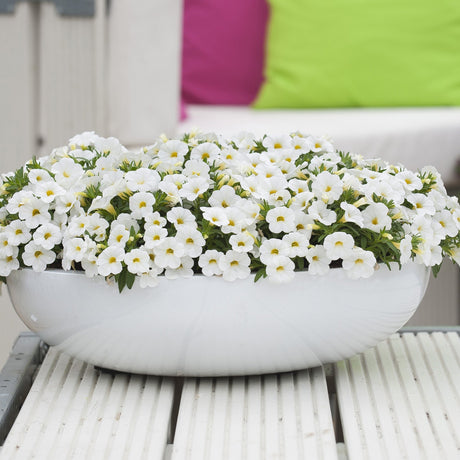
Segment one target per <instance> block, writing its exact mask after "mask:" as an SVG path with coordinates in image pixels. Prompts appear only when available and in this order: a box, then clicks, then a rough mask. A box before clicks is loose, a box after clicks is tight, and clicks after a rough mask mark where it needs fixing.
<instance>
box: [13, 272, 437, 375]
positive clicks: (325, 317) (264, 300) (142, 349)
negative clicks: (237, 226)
mask: <svg viewBox="0 0 460 460" xmlns="http://www.w3.org/2000/svg"><path fill="white" fill-rule="evenodd" d="M428 279H429V270H428V268H427V267H425V266H422V265H417V264H415V263H409V264H406V265H404V266H403V268H402V270H398V268H397V267H396V266H395V267H394V268H393V269H392V270H391V271H390V270H388V269H387V267H385V266H384V265H381V266H380V269H379V270H377V271H376V273H375V274H374V275H373V276H372V277H371V278H369V279H359V280H351V279H349V278H348V277H347V276H346V274H345V273H344V270H343V269H333V270H330V272H329V274H327V275H325V276H314V275H310V274H309V273H308V272H296V274H295V278H294V280H293V281H292V282H290V283H286V284H281V285H278V284H273V283H270V282H269V281H267V280H260V281H258V282H257V283H254V281H253V277H250V278H248V279H245V280H241V281H237V282H234V283H228V282H226V281H224V280H222V279H221V278H217V277H212V278H206V277H204V276H194V277H193V278H190V279H178V280H168V279H166V278H165V277H161V279H160V284H159V285H158V286H157V287H154V288H146V289H140V288H139V287H138V286H136V285H135V286H134V287H133V289H132V290H124V291H123V292H122V293H121V294H120V293H119V292H118V290H117V287H116V286H115V285H109V284H107V283H106V282H105V280H104V279H103V278H102V277H98V278H96V279H90V278H87V277H86V276H85V275H84V274H83V273H78V272H64V271H59V270H49V271H45V272H43V273H37V272H34V271H32V270H19V271H14V272H12V273H11V274H10V276H9V277H8V290H9V292H10V296H11V299H12V301H13V304H14V307H15V309H16V311H17V313H18V314H19V316H20V317H21V318H22V320H23V321H24V323H25V324H26V325H27V326H28V327H29V328H30V329H32V330H33V331H35V332H37V333H38V334H39V335H40V337H41V338H42V339H43V340H44V341H46V342H47V343H48V344H50V345H54V346H57V347H58V348H59V349H61V350H63V351H65V352H67V353H69V354H70V355H72V356H75V357H77V358H79V359H82V360H85V361H88V362H90V363H92V364H94V365H98V366H102V367H106V368H111V369H115V370H119V371H127V372H135V373H147V374H157V375H186V376H219V375H247V374H259V373H270V372H283V371H290V370H296V369H302V368H307V367H311V366H317V365H319V364H321V363H328V362H333V361H337V360H340V359H343V358H347V357H349V356H352V355H353V354H355V353H359V352H361V351H364V350H365V349H366V348H368V347H371V346H374V345H375V344H377V343H378V342H379V341H381V340H383V339H384V338H386V337H387V336H388V335H390V334H392V333H393V332H395V331H397V330H398V329H399V328H400V327H401V326H403V325H404V324H405V323H406V321H407V320H408V319H409V318H410V317H411V315H412V314H413V313H414V311H415V309H416V308H417V306H418V305H419V303H420V301H421V299H422V297H423V295H424V293H425V290H426V286H427V283H428Z"/></svg>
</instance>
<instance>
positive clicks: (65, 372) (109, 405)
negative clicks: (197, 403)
mask: <svg viewBox="0 0 460 460" xmlns="http://www.w3.org/2000/svg"><path fill="white" fill-rule="evenodd" d="M173 396H174V382H173V381H172V380H171V379H166V378H163V379H162V378H156V377H145V376H138V375H129V374H122V373H120V374H117V375H115V376H113V375H111V374H108V373H100V372H99V371H97V370H95V369H94V368H93V366H91V365H88V364H86V363H83V362H81V361H79V360H74V359H71V358H69V357H68V356H66V355H64V354H60V353H59V352H57V351H56V350H54V349H50V351H49V352H48V354H47V356H46V358H45V361H44V362H43V364H42V367H41V369H40V371H39V373H38V375H37V378H36V380H35V382H34V384H33V386H32V388H31V390H30V392H29V395H28V397H27V399H26V401H25V403H24V406H23V408H22V409H21V411H20V413H19V416H18V418H17V419H16V422H15V424H14V425H13V428H12V429H11V431H10V433H9V435H8V437H7V439H6V441H5V444H4V446H3V448H2V450H1V453H0V458H1V459H2V460H3V459H4V460H13V459H30V458H38V459H50V458H56V459H58V458H59V459H64V458H65V459H82V458H84V459H101V458H104V459H128V458H133V459H134V458H135V459H139V458H149V459H158V460H161V459H162V458H163V456H164V452H165V449H166V445H167V435H168V427H169V424H170V419H171V412H172V405H173Z"/></svg>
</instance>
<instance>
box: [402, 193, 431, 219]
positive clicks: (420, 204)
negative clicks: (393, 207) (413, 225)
mask: <svg viewBox="0 0 460 460" xmlns="http://www.w3.org/2000/svg"><path fill="white" fill-rule="evenodd" d="M406 199H407V201H408V202H409V203H410V204H412V206H414V208H415V211H416V212H417V214H419V215H421V216H423V215H425V214H428V215H429V216H432V215H434V213H435V212H436V208H435V207H434V204H433V202H432V201H431V200H430V199H429V198H428V197H427V196H425V195H423V194H422V193H414V194H412V195H409V196H408V197H407V198H406Z"/></svg>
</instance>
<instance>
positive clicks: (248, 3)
mask: <svg viewBox="0 0 460 460" xmlns="http://www.w3.org/2000/svg"><path fill="white" fill-rule="evenodd" d="M184 3H185V5H184V31H183V50H182V96H183V99H184V101H185V102H189V103H195V104H231V105H248V104H250V103H251V102H252V101H253V100H254V99H255V97H256V95H257V92H258V90H259V87H260V85H261V83H262V70H263V64H264V42H265V29H266V25H267V20H268V8H267V4H266V2H265V0H185V1H184Z"/></svg>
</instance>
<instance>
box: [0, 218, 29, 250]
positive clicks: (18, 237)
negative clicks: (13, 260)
mask: <svg viewBox="0 0 460 460" xmlns="http://www.w3.org/2000/svg"><path fill="white" fill-rule="evenodd" d="M5 232H6V234H7V235H8V242H9V244H12V245H13V246H19V245H20V244H26V243H28V242H29V241H30V239H31V234H30V230H29V228H28V227H27V225H26V224H25V222H23V221H22V220H13V221H12V222H10V223H9V224H8V226H7V227H6V228H5Z"/></svg>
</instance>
